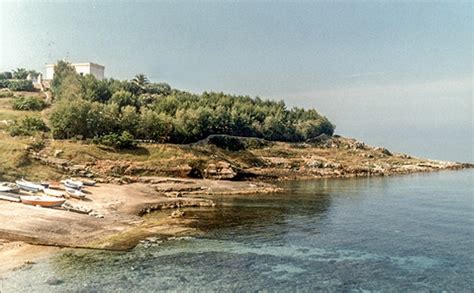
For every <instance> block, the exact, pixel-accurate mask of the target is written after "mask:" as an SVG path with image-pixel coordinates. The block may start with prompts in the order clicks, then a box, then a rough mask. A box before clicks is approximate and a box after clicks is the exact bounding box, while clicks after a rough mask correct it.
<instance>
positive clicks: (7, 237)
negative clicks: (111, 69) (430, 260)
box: [0, 165, 465, 277]
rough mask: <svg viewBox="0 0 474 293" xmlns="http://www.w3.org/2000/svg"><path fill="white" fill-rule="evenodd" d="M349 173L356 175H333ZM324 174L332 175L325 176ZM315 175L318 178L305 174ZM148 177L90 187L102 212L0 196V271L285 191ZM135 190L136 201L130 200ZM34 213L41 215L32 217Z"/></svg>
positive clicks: (121, 244)
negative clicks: (194, 211) (189, 213)
mask: <svg viewBox="0 0 474 293" xmlns="http://www.w3.org/2000/svg"><path fill="white" fill-rule="evenodd" d="M461 168H465V167H461V166H457V167H455V168H454V167H452V166H451V165H450V166H448V167H446V168H437V169H433V170H429V171H431V172H433V171H443V170H457V169H461ZM429 171H426V170H424V171H421V172H429ZM411 173H420V172H411ZM403 174H406V173H403ZM385 175H387V174H385ZM388 175H390V176H393V175H401V174H397V173H391V174H388ZM379 176H380V175H379ZM349 177H354V176H348V177H340V176H339V177H329V178H349ZM322 178H328V177H321V178H320V179H322ZM310 179H313V180H314V179H315V178H301V179H300V180H310ZM142 180H143V181H146V182H148V183H130V184H123V185H119V184H99V185H98V186H96V187H91V188H89V189H88V197H89V200H88V201H84V202H82V201H81V202H79V203H80V204H81V205H82V206H86V207H90V208H93V209H94V210H95V211H96V212H99V213H98V214H97V213H95V215H96V216H91V215H86V214H77V213H74V212H70V211H65V210H56V209H47V208H40V207H33V206H27V205H22V204H18V203H6V202H0V220H1V221H2V222H3V223H5V224H3V225H2V227H1V228H0V259H1V260H2V263H3V264H4V265H3V266H2V269H1V270H0V277H1V276H2V275H4V274H7V273H9V272H12V271H15V270H18V269H24V268H27V267H29V266H31V265H34V263H35V262H37V261H40V260H42V259H46V258H48V257H49V256H51V255H54V254H55V253H58V252H60V251H63V250H65V249H77V248H80V249H101V250H119V251H121V250H122V251H123V250H129V249H132V248H133V247H135V246H136V245H137V244H138V243H140V242H143V241H146V239H148V238H149V237H151V238H156V237H157V236H158V237H163V238H166V237H179V236H190V235H196V234H199V233H202V232H201V231H198V230H196V229H194V228H191V227H190V225H189V224H190V223H191V220H189V219H186V215H185V214H178V215H176V214H175V213H173V211H174V210H176V209H178V210H179V209H180V208H188V207H207V208H212V207H214V206H215V204H214V202H213V201H212V198H213V197H215V196H225V195H229V196H238V195H242V196H247V195H251V194H256V193H272V192H279V191H282V190H281V189H280V188H279V187H277V186H276V185H274V184H272V183H265V182H252V181H222V180H221V181H219V180H207V179H182V178H169V177H146V178H142ZM285 180H287V181H289V180H292V179H288V178H286V179H285ZM132 194H133V201H130V200H129V199H130V197H131V196H132ZM76 203H77V202H76ZM153 211H160V212H161V215H160V216H159V217H157V218H156V217H153V218H149V217H147V216H146V215H147V214H149V213H151V212H153ZM25 213H27V214H29V217H28V218H25V219H22V220H18V218H17V215H18V214H25ZM97 215H99V217H97ZM30 217H34V218H36V219H40V221H35V222H34V223H31V222H30V220H29V218H30ZM58 222H60V223H62V225H61V226H64V225H66V226H67V230H65V229H63V228H60V227H59V228H58V227H54V226H55V225H56V226H57V223H58ZM85 227H86V228H85Z"/></svg>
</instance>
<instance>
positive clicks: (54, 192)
mask: <svg viewBox="0 0 474 293" xmlns="http://www.w3.org/2000/svg"><path fill="white" fill-rule="evenodd" d="M43 193H44V194H46V195H49V196H54V197H64V192H62V191H60V190H55V189H51V188H45V189H43Z"/></svg>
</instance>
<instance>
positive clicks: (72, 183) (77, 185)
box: [61, 179, 83, 190]
mask: <svg viewBox="0 0 474 293" xmlns="http://www.w3.org/2000/svg"><path fill="white" fill-rule="evenodd" d="M61 182H62V183H63V184H64V186H66V187H68V188H73V189H77V190H80V189H81V188H82V186H83V183H82V182H81V181H79V180H72V179H67V180H64V181H61Z"/></svg>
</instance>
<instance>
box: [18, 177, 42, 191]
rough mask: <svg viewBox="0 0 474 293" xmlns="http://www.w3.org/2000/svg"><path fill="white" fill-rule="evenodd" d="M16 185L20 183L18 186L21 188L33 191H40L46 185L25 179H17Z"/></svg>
mask: <svg viewBox="0 0 474 293" xmlns="http://www.w3.org/2000/svg"><path fill="white" fill-rule="evenodd" d="M16 185H18V187H19V188H20V189H23V190H26V191H31V192H38V191H40V190H43V189H44V186H43V185H41V184H36V183H33V182H29V181H26V180H23V179H22V180H17V181H16Z"/></svg>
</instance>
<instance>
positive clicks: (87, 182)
mask: <svg viewBox="0 0 474 293" xmlns="http://www.w3.org/2000/svg"><path fill="white" fill-rule="evenodd" d="M96 183H97V182H96V181H95V180H82V184H84V185H85V186H95V184H96Z"/></svg>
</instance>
